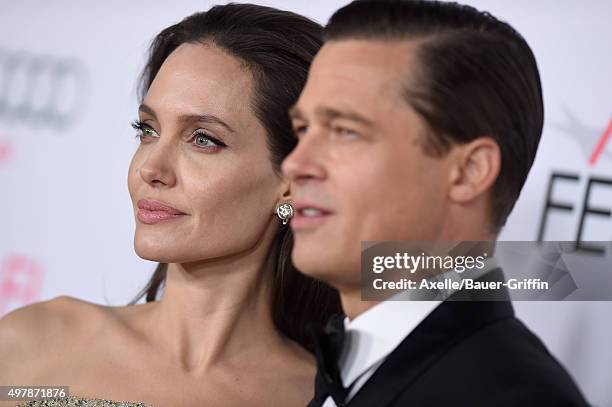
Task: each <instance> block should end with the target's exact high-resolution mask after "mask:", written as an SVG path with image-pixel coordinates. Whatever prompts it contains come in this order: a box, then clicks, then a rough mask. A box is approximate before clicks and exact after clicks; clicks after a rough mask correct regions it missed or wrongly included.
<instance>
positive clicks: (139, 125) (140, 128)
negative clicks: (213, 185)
mask: <svg viewBox="0 0 612 407" xmlns="http://www.w3.org/2000/svg"><path fill="white" fill-rule="evenodd" d="M131 126H132V128H133V129H134V130H136V138H141V137H143V136H144V131H146V130H149V129H150V130H151V131H153V132H154V131H155V130H154V129H153V127H151V126H149V125H148V124H146V123H144V122H142V121H140V120H134V121H133V122H132V123H131ZM198 136H200V137H205V138H206V139H208V140H210V141H211V142H212V143H214V144H216V146H218V147H227V144H225V143H224V142H222V141H221V140H219V139H218V138H216V137H213V136H211V135H210V134H208V133H206V132H205V131H203V130H196V131H195V132H193V133H192V135H191V137H190V139H189V141H191V142H193V141H194V140H195V138H196V137H198Z"/></svg>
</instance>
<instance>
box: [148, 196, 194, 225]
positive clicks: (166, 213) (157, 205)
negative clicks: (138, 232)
mask: <svg viewBox="0 0 612 407" xmlns="http://www.w3.org/2000/svg"><path fill="white" fill-rule="evenodd" d="M137 205H138V212H137V213H136V218H138V220H139V221H140V222H142V223H145V224H147V225H152V224H155V223H159V222H162V221H164V220H170V219H176V218H179V217H181V216H184V215H186V213H184V212H181V211H179V210H178V209H176V208H173V207H172V206H169V205H166V204H164V203H162V202H159V201H155V200H153V199H140V200H139V201H138V203H137Z"/></svg>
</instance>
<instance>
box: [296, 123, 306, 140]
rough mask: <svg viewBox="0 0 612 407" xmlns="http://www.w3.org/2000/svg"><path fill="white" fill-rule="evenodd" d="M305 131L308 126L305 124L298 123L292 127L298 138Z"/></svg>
mask: <svg viewBox="0 0 612 407" xmlns="http://www.w3.org/2000/svg"><path fill="white" fill-rule="evenodd" d="M307 131H308V126H306V125H299V126H294V127H293V134H295V136H296V137H298V138H299V137H301V136H303V135H304V134H306V132H307Z"/></svg>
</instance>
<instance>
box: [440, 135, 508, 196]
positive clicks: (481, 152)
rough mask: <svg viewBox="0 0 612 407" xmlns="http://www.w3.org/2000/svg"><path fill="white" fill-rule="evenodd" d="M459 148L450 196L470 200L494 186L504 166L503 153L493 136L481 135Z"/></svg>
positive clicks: (451, 173) (457, 146)
mask: <svg viewBox="0 0 612 407" xmlns="http://www.w3.org/2000/svg"><path fill="white" fill-rule="evenodd" d="M455 148H456V150H455V152H454V153H455V154H454V155H455V160H454V162H453V164H452V168H451V172H450V177H451V179H450V189H449V197H450V199H451V200H452V201H454V202H457V203H467V202H469V201H472V200H474V199H476V198H477V197H479V196H480V195H482V194H483V193H485V192H486V191H487V190H489V189H490V188H491V187H492V186H493V184H494V183H495V180H496V179H497V176H498V175H499V171H500V168H501V152H500V150H499V145H498V144H497V143H496V142H495V140H494V139H492V138H491V137H479V138H477V139H475V140H472V141H470V142H469V143H465V144H459V145H456V147H455Z"/></svg>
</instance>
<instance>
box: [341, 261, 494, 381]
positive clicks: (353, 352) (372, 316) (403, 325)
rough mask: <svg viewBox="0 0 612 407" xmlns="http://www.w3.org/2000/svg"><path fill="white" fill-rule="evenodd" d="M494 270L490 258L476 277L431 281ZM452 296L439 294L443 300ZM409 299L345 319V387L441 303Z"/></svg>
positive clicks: (449, 274)
mask: <svg viewBox="0 0 612 407" xmlns="http://www.w3.org/2000/svg"><path fill="white" fill-rule="evenodd" d="M496 267H497V264H496V262H495V261H494V259H492V258H489V259H487V260H485V267H483V269H481V270H478V272H477V273H476V272H474V273H472V272H470V273H465V272H464V273H458V272H456V271H455V270H450V271H447V272H445V273H442V274H440V275H438V276H434V277H432V279H443V278H451V279H456V280H458V281H460V280H461V279H462V278H472V279H477V278H480V277H481V276H483V275H484V274H486V273H488V272H489V271H491V270H493V269H494V268H496ZM452 293H453V292H444V293H440V294H441V295H442V297H443V298H444V299H445V298H448V296H450V295H451V294H452ZM439 297H440V296H438V297H437V298H439ZM410 298H411V295H410V291H403V292H400V293H398V294H395V295H394V296H392V297H390V298H389V299H387V300H386V301H383V302H381V303H379V304H376V305H375V306H374V307H372V308H370V309H368V310H367V311H365V312H364V313H362V314H360V315H358V316H357V317H356V318H355V319H353V320H352V321H349V319H348V317H346V318H345V319H344V328H345V331H346V334H345V342H344V346H343V350H342V354H341V355H340V360H339V367H340V375H341V377H342V384H343V385H344V386H345V387H349V386H350V385H351V384H353V382H355V380H357V379H358V378H359V377H360V376H361V375H362V374H364V373H365V372H366V371H368V370H369V369H370V368H372V367H373V366H375V365H376V364H378V363H381V362H382V361H383V360H384V359H385V358H386V357H387V355H389V354H390V353H391V352H392V351H393V350H394V349H395V348H397V347H398V346H399V344H400V343H401V342H402V341H403V340H404V338H406V337H407V336H408V335H409V334H410V332H412V331H413V330H414V329H415V328H416V327H417V326H418V325H419V324H420V323H421V321H423V320H424V319H425V318H426V317H427V315H429V314H430V313H431V312H432V311H433V310H434V309H435V308H436V307H437V306H438V305H439V304H440V303H441V302H442V301H440V300H435V301H411V300H410Z"/></svg>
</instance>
